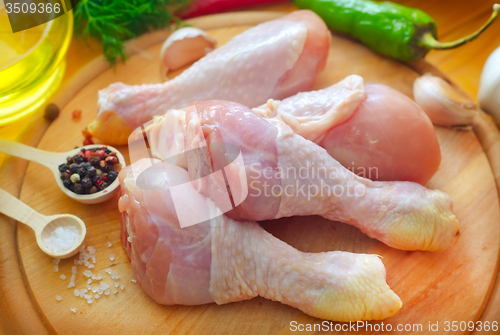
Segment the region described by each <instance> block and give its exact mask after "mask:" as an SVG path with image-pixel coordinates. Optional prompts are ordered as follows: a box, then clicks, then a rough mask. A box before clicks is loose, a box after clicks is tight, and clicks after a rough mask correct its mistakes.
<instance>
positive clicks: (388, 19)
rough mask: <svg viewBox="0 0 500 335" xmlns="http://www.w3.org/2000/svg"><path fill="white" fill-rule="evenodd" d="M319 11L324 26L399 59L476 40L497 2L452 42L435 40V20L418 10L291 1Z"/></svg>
mask: <svg viewBox="0 0 500 335" xmlns="http://www.w3.org/2000/svg"><path fill="white" fill-rule="evenodd" d="M293 2H294V4H295V5H296V6H297V7H299V8H303V9H310V10H312V11H313V12H315V13H316V14H318V15H319V16H320V17H321V18H322V19H323V20H324V21H325V23H326V25H327V26H328V27H329V28H331V29H333V30H335V31H338V32H342V33H346V34H349V35H351V36H353V37H354V38H356V39H358V40H359V41H361V42H362V43H363V44H365V45H366V46H368V47H369V48H370V49H372V50H374V51H376V52H378V53H381V54H382V55H385V56H388V57H391V58H395V59H398V60H402V61H412V60H418V59H421V58H423V57H424V56H425V55H426V54H427V52H429V50H431V49H452V48H456V47H458V46H460V45H462V44H465V43H467V42H469V41H472V40H473V39H475V38H476V37H477V36H478V35H479V34H481V33H482V32H483V31H484V30H485V29H486V28H488V26H489V25H490V24H491V23H492V22H493V21H494V20H495V18H496V17H497V15H498V12H499V11H500V5H498V4H494V5H493V14H492V15H491V17H490V18H489V19H488V21H487V22H486V23H485V24H484V25H483V26H482V27H481V28H479V30H478V31H476V32H474V33H473V34H470V35H469V36H466V37H464V38H462V39H459V40H457V41H453V42H444V43H441V42H438V41H437V40H436V38H437V27H436V22H435V21H434V20H433V19H432V18H431V17H430V16H429V15H427V14H426V13H424V12H423V11H421V10H418V9H414V8H408V7H405V6H402V5H399V4H395V3H392V2H376V1H370V0H293Z"/></svg>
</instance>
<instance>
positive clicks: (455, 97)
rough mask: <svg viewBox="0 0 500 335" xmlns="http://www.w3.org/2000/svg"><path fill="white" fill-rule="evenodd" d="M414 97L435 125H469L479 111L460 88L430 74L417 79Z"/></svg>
mask: <svg viewBox="0 0 500 335" xmlns="http://www.w3.org/2000/svg"><path fill="white" fill-rule="evenodd" d="M413 97H414V100H415V102H416V103H417V104H418V105H419V106H420V107H421V108H422V109H423V110H424V111H425V113H427V115H428V116H429V118H430V119H431V121H432V123H433V124H435V125H440V126H464V125H469V124H470V123H471V122H472V119H473V118H474V116H476V114H477V113H478V111H479V107H478V106H477V105H476V104H475V103H474V101H472V100H471V99H470V98H469V96H468V95H467V94H466V93H465V92H464V91H462V90H461V89H460V88H459V87H457V86H454V85H452V84H450V83H448V82H447V81H445V80H444V79H442V78H440V77H436V76H433V75H432V74H430V73H427V74H424V75H423V76H421V77H419V78H417V79H415V81H414V82H413Z"/></svg>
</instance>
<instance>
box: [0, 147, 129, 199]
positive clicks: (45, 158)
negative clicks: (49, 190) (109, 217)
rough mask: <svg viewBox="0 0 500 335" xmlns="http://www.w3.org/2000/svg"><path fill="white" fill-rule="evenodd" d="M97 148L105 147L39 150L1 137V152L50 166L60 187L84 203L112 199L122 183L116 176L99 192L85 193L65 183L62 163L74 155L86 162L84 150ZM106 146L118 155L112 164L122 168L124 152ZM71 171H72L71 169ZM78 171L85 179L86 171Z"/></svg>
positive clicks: (71, 196) (81, 177) (102, 167)
mask: <svg viewBox="0 0 500 335" xmlns="http://www.w3.org/2000/svg"><path fill="white" fill-rule="evenodd" d="M96 148H98V149H99V150H101V148H103V146H102V145H100V144H93V145H86V146H84V147H82V148H76V149H74V150H71V151H68V152H49V151H44V150H39V149H36V148H33V147H30V146H27V145H24V144H21V143H16V142H11V141H7V140H4V139H1V138H0V152H3V153H6V154H9V155H12V156H15V157H19V158H23V159H26V160H29V161H32V162H35V163H38V164H41V165H43V166H45V167H47V168H49V169H50V170H51V171H52V173H54V176H55V177H56V182H57V185H58V186H59V188H61V190H62V191H63V192H64V193H65V194H66V195H67V196H69V197H70V198H72V199H74V200H76V201H79V202H81V203H84V204H97V203H101V202H104V201H106V200H108V199H111V198H112V197H113V196H114V194H115V193H116V192H117V191H118V186H119V185H120V183H119V181H118V178H116V177H115V178H113V181H111V182H109V184H108V185H107V187H105V188H101V189H100V190H98V191H97V192H94V193H91V194H83V193H85V192H74V189H73V190H71V187H70V188H67V187H66V186H65V185H64V180H65V179H64V178H61V177H62V176H61V170H60V166H61V165H62V163H63V164H64V163H65V162H67V158H68V157H74V156H76V155H78V156H81V161H80V162H78V163H82V162H84V155H81V153H82V150H83V149H85V151H91V150H92V151H93V150H94V149H96ZM106 148H107V149H108V151H109V152H110V153H112V152H113V153H114V154H113V157H116V162H115V164H110V166H113V165H117V164H120V168H121V165H122V163H123V164H124V163H125V158H124V157H123V156H122V154H121V153H120V152H119V151H118V150H117V149H115V148H113V147H110V146H106ZM114 155H116V156H114ZM107 156H108V154H106V157H107ZM89 157H90V155H89ZM77 160H80V159H79V158H77ZM118 162H120V163H118ZM101 163H104V166H106V169H107V167H108V164H107V163H106V162H105V161H100V162H99V164H101ZM91 164H92V163H91ZM104 166H101V165H100V169H101V171H102V170H103V169H104ZM68 167H69V166H68ZM74 168H75V171H74V172H75V173H76V172H77V171H76V169H78V168H80V169H87V168H86V167H82V166H81V164H80V166H75V167H74ZM113 170H114V166H113ZM69 171H70V172H71V170H69ZM64 172H66V171H64ZM64 172H63V173H64ZM78 172H82V174H80V173H78V175H79V178H80V179H84V177H85V176H84V174H83V172H85V171H78ZM87 172H88V170H87ZM73 174H74V173H71V175H73ZM71 175H70V176H69V178H71ZM108 176H109V173H108ZM73 179H74V182H73V183H77V182H78V181H77V180H76V179H77V177H76V176H75V177H73ZM70 181H71V180H70ZM79 193H80V194H79Z"/></svg>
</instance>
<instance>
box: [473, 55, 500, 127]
mask: <svg viewBox="0 0 500 335" xmlns="http://www.w3.org/2000/svg"><path fill="white" fill-rule="evenodd" d="M477 100H478V101H479V104H480V105H481V108H482V109H484V111H485V112H487V113H489V114H490V115H491V116H493V118H494V119H495V122H496V124H497V125H498V126H499V127H500V47H498V48H496V49H495V51H493V52H492V53H491V55H489V57H488V59H487V60H486V63H485V64H484V66H483V70H482V72H481V80H480V82H479V91H478V95H477Z"/></svg>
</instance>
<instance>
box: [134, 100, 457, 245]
mask: <svg viewBox="0 0 500 335" xmlns="http://www.w3.org/2000/svg"><path fill="white" fill-rule="evenodd" d="M177 112H179V111H177ZM177 112H175V111H174V112H170V113H167V116H168V115H170V116H172V117H175V115H176V113H177ZM183 112H184V113H185V121H186V124H185V125H183V124H182V122H179V123H177V124H176V123H174V122H167V123H166V124H161V125H160V126H159V127H156V128H155V129H154V131H150V132H149V133H148V140H149V143H150V144H152V143H155V142H156V141H158V138H157V139H154V137H155V136H157V137H158V132H162V131H164V130H165V129H166V128H167V129H168V128H169V127H170V129H169V132H168V133H167V134H166V135H165V136H161V138H162V139H165V138H166V137H171V138H175V140H171V139H167V141H165V142H168V143H170V144H169V147H168V148H167V149H166V150H165V151H166V152H167V155H168V149H172V146H171V144H172V143H177V142H179V141H180V140H183V141H184V143H185V145H184V146H183V147H182V149H183V150H184V148H186V152H192V150H191V149H196V148H202V147H208V151H209V156H210V158H208V161H205V162H203V158H200V159H198V160H197V158H196V155H189V156H190V157H191V158H190V159H189V158H188V162H187V164H186V162H185V161H182V160H178V161H177V162H176V163H178V164H179V165H180V166H188V167H189V173H190V176H191V178H192V180H195V181H196V182H197V183H198V186H197V187H198V189H199V190H201V191H202V192H203V194H204V195H206V196H209V197H210V198H212V199H213V200H214V201H215V202H216V203H217V205H218V206H219V207H220V208H221V209H223V210H225V208H227V203H228V201H226V204H224V203H223V202H224V201H225V198H224V194H225V193H227V192H228V190H227V187H228V184H230V187H229V188H230V193H231V195H230V196H231V197H232V201H233V203H234V204H236V205H237V206H236V207H235V208H234V209H232V210H231V211H229V212H227V215H228V216H229V217H231V218H233V219H237V220H252V221H259V220H269V219H276V218H280V217H289V216H295V215H321V216H323V217H325V218H327V219H330V220H337V221H341V222H345V223H349V224H352V225H354V226H356V227H358V228H359V229H360V230H361V231H363V232H364V233H365V234H367V235H368V236H370V237H372V238H376V239H378V240H380V241H382V242H384V243H386V244H387V245H389V246H392V247H394V248H398V249H403V250H431V251H435V250H442V249H447V248H449V247H451V246H453V245H454V244H455V243H456V242H457V241H458V238H459V231H460V228H459V223H458V220H457V218H456V217H455V215H454V214H453V212H452V204H451V199H450V198H449V196H448V195H447V194H445V193H443V192H441V191H439V190H429V189H427V188H425V187H423V186H421V185H419V184H417V183H412V182H373V181H371V180H368V179H365V178H361V177H359V176H357V175H355V174H354V173H352V172H350V171H349V170H347V169H345V168H344V167H343V166H341V165H340V164H339V163H338V162H337V161H336V160H335V159H333V158H332V157H331V156H330V155H328V153H327V152H326V151H325V150H324V149H323V148H321V147H319V146H318V145H316V144H314V143H312V142H310V141H308V140H305V139H304V138H303V137H301V136H299V135H297V134H295V133H294V132H293V131H292V130H291V129H290V127H288V126H287V125H285V124H284V123H283V122H281V121H280V120H276V119H274V120H273V119H271V120H266V119H263V118H261V117H259V116H258V115H256V114H255V113H253V112H252V111H251V110H250V109H249V108H247V107H245V106H243V105H241V104H237V103H233V102H227V101H206V102H201V103H194V104H192V105H191V106H190V107H188V108H186V109H185V110H184V111H183ZM180 114H182V113H180ZM153 125H154V123H153ZM175 132H178V133H175ZM217 143H226V144H230V145H233V146H236V147H237V148H240V150H241V155H242V157H243V162H244V169H245V173H243V174H244V176H243V177H242V175H241V173H240V172H241V171H239V170H237V169H236V170H234V171H232V170H230V169H229V170H227V171H226V172H225V173H226V177H227V180H228V181H226V180H220V178H219V177H220V175H219V177H217V176H216V174H213V171H212V170H213V169H212V165H213V162H210V161H209V160H210V159H213V157H216V156H221V155H218V154H217V153H214V152H213V150H212V152H210V150H211V148H212V147H215V144H217ZM152 147H153V145H152ZM217 150H220V149H217ZM152 151H153V154H154V150H152ZM172 151H173V152H175V151H177V149H174V150H172ZM175 153H178V151H177V152H175ZM163 154H164V156H163V157H160V158H167V156H165V152H163ZM186 156H187V155H186ZM222 156H223V157H224V155H222ZM131 158H132V159H133V160H134V157H133V155H131ZM228 159H229V158H228ZM229 163H230V162H229V161H228V162H225V163H221V164H219V166H223V165H227V164H229ZM209 175H210V176H211V177H210V178H211V179H207V178H203V179H201V177H202V176H209ZM245 177H246V179H245ZM217 178H219V179H217ZM245 190H247V194H248V196H246V194H244V192H245ZM245 196H246V198H245ZM242 199H244V201H242ZM233 207H234V206H233Z"/></svg>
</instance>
